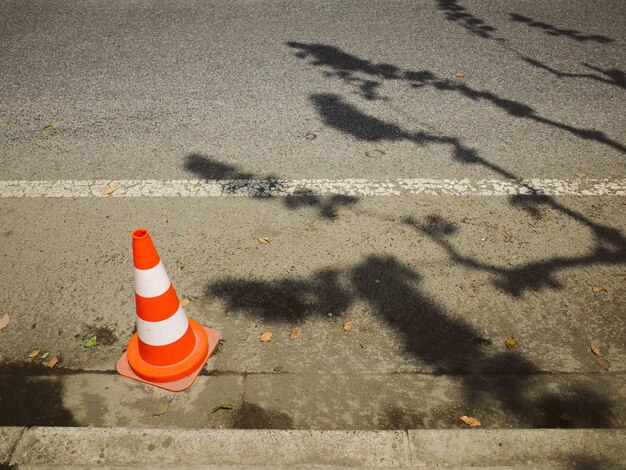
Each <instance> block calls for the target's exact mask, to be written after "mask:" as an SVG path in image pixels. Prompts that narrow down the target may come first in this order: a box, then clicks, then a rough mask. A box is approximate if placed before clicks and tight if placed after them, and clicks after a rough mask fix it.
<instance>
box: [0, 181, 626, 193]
mask: <svg viewBox="0 0 626 470" xmlns="http://www.w3.org/2000/svg"><path fill="white" fill-rule="evenodd" d="M409 194H419V195H426V196H509V195H516V194H543V195H548V196H570V195H572V196H626V179H571V180H560V179H529V180H495V179H485V180H469V179H425V178H421V179H396V180H368V179H342V180H332V179H298V180H280V179H265V180H252V179H246V180H58V181H0V197H9V198H26V197H48V198H79V197H223V196H225V197H285V196H332V195H344V196H399V195H409Z"/></svg>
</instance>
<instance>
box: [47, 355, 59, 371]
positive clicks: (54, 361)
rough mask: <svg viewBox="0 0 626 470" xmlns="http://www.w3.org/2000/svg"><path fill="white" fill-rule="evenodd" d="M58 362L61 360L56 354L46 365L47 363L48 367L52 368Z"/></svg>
mask: <svg viewBox="0 0 626 470" xmlns="http://www.w3.org/2000/svg"><path fill="white" fill-rule="evenodd" d="M58 362H59V358H58V357H56V356H54V357H53V358H52V359H50V360H49V361H48V363H47V364H46V365H47V366H48V367H50V368H52V367H54V366H56V365H57V363H58Z"/></svg>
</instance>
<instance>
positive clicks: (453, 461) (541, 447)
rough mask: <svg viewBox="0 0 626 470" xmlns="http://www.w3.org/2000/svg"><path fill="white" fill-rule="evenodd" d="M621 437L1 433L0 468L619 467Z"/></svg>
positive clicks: (624, 438)
mask: <svg viewBox="0 0 626 470" xmlns="http://www.w3.org/2000/svg"><path fill="white" fill-rule="evenodd" d="M624 462H626V430H624V429H620V430H599V429H577V430H544V429H536V430H479V429H474V430H461V431H459V430H409V431H287V430H180V429H137V428H62V427H35V428H21V427H4V428H0V464H2V465H9V466H17V467H18V468H33V467H40V466H44V467H53V468H58V467H82V468H85V467H87V466H89V467H93V466H99V467H109V468H111V467H122V466H123V467H128V466H133V467H135V466H137V467H147V466H150V468H155V466H157V467H166V466H170V465H177V466H178V467H179V468H180V467H181V466H183V467H197V466H202V467H205V466H206V467H207V468H247V467H253V468H270V467H271V468H280V467H286V468H287V467H288V468H294V467H296V468H310V467H311V466H314V467H324V468H342V467H353V468H354V467H356V468H415V467H420V468H428V467H448V468H464V467H480V468H494V467H500V468H501V467H502V466H504V467H507V468H538V467H541V468H571V469H578V468H624V467H623V465H624Z"/></svg>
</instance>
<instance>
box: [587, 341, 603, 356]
mask: <svg viewBox="0 0 626 470" xmlns="http://www.w3.org/2000/svg"><path fill="white" fill-rule="evenodd" d="M590 346H591V351H592V352H593V353H594V354H595V355H596V356H599V355H600V354H602V349H600V346H598V345H597V344H595V343H591V344H590Z"/></svg>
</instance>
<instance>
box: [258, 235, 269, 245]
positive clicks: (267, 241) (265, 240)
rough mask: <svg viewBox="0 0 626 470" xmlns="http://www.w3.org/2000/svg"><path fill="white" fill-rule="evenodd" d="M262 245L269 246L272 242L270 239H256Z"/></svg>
mask: <svg viewBox="0 0 626 470" xmlns="http://www.w3.org/2000/svg"><path fill="white" fill-rule="evenodd" d="M256 241H258V242H259V243H260V244H261V245H267V244H268V243H269V242H270V239H269V238H258V237H257V239H256Z"/></svg>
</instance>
